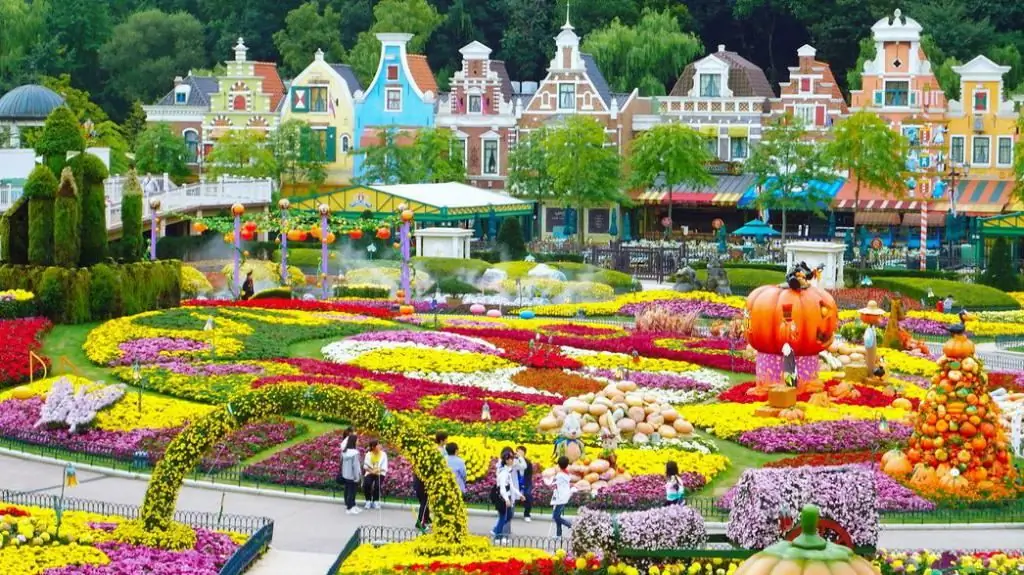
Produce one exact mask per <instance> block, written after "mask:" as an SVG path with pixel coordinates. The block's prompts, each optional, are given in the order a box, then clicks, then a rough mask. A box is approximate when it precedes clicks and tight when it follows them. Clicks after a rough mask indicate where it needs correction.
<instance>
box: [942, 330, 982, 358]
mask: <svg viewBox="0 0 1024 575" xmlns="http://www.w3.org/2000/svg"><path fill="white" fill-rule="evenodd" d="M942 353H943V354H944V355H945V356H946V357H948V358H951V359H965V358H968V357H971V356H973V355H974V342H972V341H971V340H969V339H967V336H966V335H964V334H963V333H962V332H961V333H954V334H953V337H951V338H949V339H948V340H947V341H946V343H945V344H943V345H942Z"/></svg>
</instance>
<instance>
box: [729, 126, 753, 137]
mask: <svg viewBox="0 0 1024 575" xmlns="http://www.w3.org/2000/svg"><path fill="white" fill-rule="evenodd" d="M749 135H750V127H749V126H729V137H730V138H746V137H747V136H749Z"/></svg>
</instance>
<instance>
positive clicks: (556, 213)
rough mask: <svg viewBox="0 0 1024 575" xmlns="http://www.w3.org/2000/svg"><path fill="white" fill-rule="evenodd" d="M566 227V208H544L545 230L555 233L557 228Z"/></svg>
mask: <svg viewBox="0 0 1024 575" xmlns="http://www.w3.org/2000/svg"><path fill="white" fill-rule="evenodd" d="M564 227H565V209H564V208H544V230H545V231H546V232H547V233H549V234H550V233H553V232H554V231H555V228H564Z"/></svg>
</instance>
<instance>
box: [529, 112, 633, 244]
mask: <svg viewBox="0 0 1024 575" xmlns="http://www.w3.org/2000/svg"><path fill="white" fill-rule="evenodd" d="M605 143H606V136H605V133H604V125H603V124H601V123H600V122H598V121H597V120H596V119H594V118H592V117H590V116H575V115H573V116H569V117H568V119H566V120H565V124H564V125H561V126H559V127H557V128H554V129H552V130H551V131H550V132H548V134H547V137H546V138H544V141H543V144H542V148H543V150H544V153H545V154H546V156H547V162H546V163H547V172H548V174H549V175H550V176H551V191H552V192H553V195H552V198H553V200H554V201H555V202H556V203H558V204H560V205H562V206H564V207H572V208H576V209H577V210H578V211H577V218H578V219H577V222H578V225H577V227H576V231H577V234H578V235H579V239H580V243H581V244H582V243H584V242H585V241H586V231H585V228H584V223H585V220H584V219H583V218H584V208H590V207H599V206H607V205H609V204H619V203H625V202H628V201H629V200H628V199H627V198H626V196H625V195H624V194H623V193H622V189H621V185H622V170H621V166H620V157H619V153H618V151H616V149H615V148H612V147H608V146H605Z"/></svg>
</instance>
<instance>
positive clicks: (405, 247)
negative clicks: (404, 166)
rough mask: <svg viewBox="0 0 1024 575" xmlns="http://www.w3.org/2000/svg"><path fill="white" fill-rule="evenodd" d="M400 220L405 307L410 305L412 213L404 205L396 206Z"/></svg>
mask: <svg viewBox="0 0 1024 575" xmlns="http://www.w3.org/2000/svg"><path fill="white" fill-rule="evenodd" d="M398 209H399V210H400V211H401V213H400V215H401V218H402V227H401V233H400V236H401V239H400V241H401V242H402V290H403V291H404V292H405V305H409V304H410V303H412V289H411V287H412V286H411V284H412V277H411V274H410V271H409V257H410V256H411V253H410V252H411V250H410V246H409V244H410V243H411V239H410V236H411V235H412V234H411V233H410V229H409V228H410V227H411V225H412V218H413V212H412V210H410V209H408V207H407V206H406V205H405V204H402V205H400V206H398Z"/></svg>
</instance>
